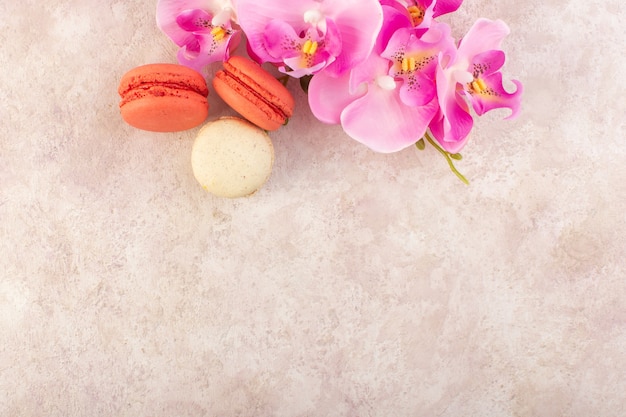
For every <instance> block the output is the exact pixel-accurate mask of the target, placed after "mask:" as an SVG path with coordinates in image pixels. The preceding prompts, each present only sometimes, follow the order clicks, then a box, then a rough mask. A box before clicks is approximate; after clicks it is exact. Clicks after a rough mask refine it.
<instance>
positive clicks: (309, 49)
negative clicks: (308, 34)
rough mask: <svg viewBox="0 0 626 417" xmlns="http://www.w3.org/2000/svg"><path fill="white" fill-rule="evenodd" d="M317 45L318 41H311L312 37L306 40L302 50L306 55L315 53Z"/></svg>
mask: <svg viewBox="0 0 626 417" xmlns="http://www.w3.org/2000/svg"><path fill="white" fill-rule="evenodd" d="M317 47H318V44H317V41H311V40H310V39H307V41H306V42H304V45H302V52H303V53H305V54H306V55H315V52H316V51H317Z"/></svg>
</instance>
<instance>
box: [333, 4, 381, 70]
mask: <svg viewBox="0 0 626 417" xmlns="http://www.w3.org/2000/svg"><path fill="white" fill-rule="evenodd" d="M327 2H328V3H332V7H333V9H332V11H333V16H332V17H331V19H332V20H333V21H334V22H335V24H336V25H337V27H338V28H340V33H341V42H342V50H341V53H340V54H339V55H338V56H337V59H336V61H335V62H333V63H331V64H330V65H329V66H328V67H327V68H326V70H327V71H330V72H331V73H332V74H335V75H338V74H340V73H342V72H343V71H345V70H348V69H350V68H354V67H355V66H356V65H358V64H360V63H361V62H363V61H364V60H365V59H366V58H367V57H368V55H369V54H370V53H371V51H372V49H373V48H374V44H375V42H376V37H377V35H378V32H379V31H380V28H381V27H382V24H383V11H382V7H381V5H380V3H379V2H378V0H350V1H347V0H335V1H327Z"/></svg>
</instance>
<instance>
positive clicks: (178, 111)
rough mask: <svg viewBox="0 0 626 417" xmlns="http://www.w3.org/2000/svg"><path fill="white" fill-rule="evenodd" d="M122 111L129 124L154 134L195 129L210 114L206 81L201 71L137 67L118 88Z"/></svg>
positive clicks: (125, 76)
mask: <svg viewBox="0 0 626 417" xmlns="http://www.w3.org/2000/svg"><path fill="white" fill-rule="evenodd" d="M117 91H118V93H119V95H120V97H121V98H122V99H121V101H120V112H121V114H122V118H123V119H124V120H125V121H126V123H128V124H129V125H131V126H133V127H136V128H138V129H143V130H149V131H153V132H177V131H181V130H187V129H191V128H193V127H196V126H198V125H200V124H201V123H202V122H204V120H206V118H207V115H208V113H209V103H208V101H207V96H208V95H209V90H208V88H207V84H206V80H205V79H204V77H203V76H202V74H200V73H199V72H197V71H195V70H193V69H191V68H187V67H185V66H182V65H177V64H148V65H142V66H140V67H136V68H133V69H132V70H130V71H128V72H127V73H126V74H124V76H123V77H122V79H121V81H120V85H119V87H118V90H117Z"/></svg>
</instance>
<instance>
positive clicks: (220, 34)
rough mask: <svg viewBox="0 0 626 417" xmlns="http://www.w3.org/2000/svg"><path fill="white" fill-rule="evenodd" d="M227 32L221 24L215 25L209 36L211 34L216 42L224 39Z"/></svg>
mask: <svg viewBox="0 0 626 417" xmlns="http://www.w3.org/2000/svg"><path fill="white" fill-rule="evenodd" d="M227 33H228V32H226V29H224V28H223V27H221V26H215V27H214V28H213V29H211V36H213V39H215V40H216V41H218V42H219V41H221V40H222V39H224V37H225V36H226V34H227Z"/></svg>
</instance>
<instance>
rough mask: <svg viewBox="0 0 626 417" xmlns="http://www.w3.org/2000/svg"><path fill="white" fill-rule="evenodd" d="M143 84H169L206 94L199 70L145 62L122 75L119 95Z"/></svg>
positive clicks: (205, 87) (203, 80)
mask: <svg viewBox="0 0 626 417" xmlns="http://www.w3.org/2000/svg"><path fill="white" fill-rule="evenodd" d="M143 84H170V85H175V86H178V87H179V88H181V89H185V90H191V91H195V92H197V93H198V94H200V95H203V96H204V97H206V96H208V94H209V90H208V89H207V85H206V81H205V79H204V77H203V76H202V74H200V73H199V72H197V71H195V70H193V69H191V68H188V67H185V66H183V65H178V64H147V65H141V66H139V67H135V68H133V69H131V70H130V71H128V72H127V73H126V74H124V76H123V77H122V79H121V81H120V85H119V88H118V90H117V91H118V93H119V95H120V96H124V95H125V94H126V93H127V92H128V91H129V90H131V89H133V88H137V87H139V86H141V85H143Z"/></svg>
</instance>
